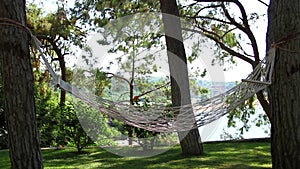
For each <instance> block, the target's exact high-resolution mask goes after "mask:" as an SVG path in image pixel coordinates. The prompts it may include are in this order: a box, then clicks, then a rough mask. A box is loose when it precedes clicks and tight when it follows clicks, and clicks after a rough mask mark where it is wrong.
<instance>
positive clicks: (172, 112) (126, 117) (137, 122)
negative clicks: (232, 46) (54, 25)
mask: <svg viewBox="0 0 300 169" xmlns="http://www.w3.org/2000/svg"><path fill="white" fill-rule="evenodd" d="M32 39H33V42H34V44H35V46H36V48H37V50H38V51H39V52H40V54H41V57H42V59H43V61H44V63H45V65H46V67H47V69H48V70H49V72H50V74H51V76H52V78H53V79H54V80H55V82H56V83H57V86H59V87H60V88H61V89H62V90H65V91H67V92H69V93H71V94H72V95H73V96H75V97H77V98H79V99H80V100H81V101H83V102H85V103H86V104H89V105H90V106H92V107H94V108H96V109H98V110H99V111H100V112H101V113H104V114H106V115H108V116H109V117H112V118H115V119H117V120H120V121H123V122H124V123H126V124H128V125H131V126H135V127H138V128H143V129H146V130H149V131H155V132H174V131H186V130H190V129H192V128H196V127H201V126H203V125H206V124H208V123H211V122H213V121H215V120H217V119H219V118H220V117H222V116H224V115H225V114H227V113H228V112H230V111H231V110H233V109H235V108H236V107H237V106H238V105H239V104H241V103H243V102H245V101H246V100H247V99H249V98H250V97H252V96H253V95H254V94H256V93H257V92H259V91H261V90H263V89H265V88H266V87H268V86H269V85H270V84H271V76H272V71H273V67H274V60H275V59H274V58H275V51H276V50H275V48H271V49H270V50H269V52H268V56H267V57H266V58H264V59H263V60H262V61H261V62H260V63H259V64H258V65H257V66H256V67H255V69H254V70H253V72H252V73H251V74H250V75H249V76H248V77H247V78H246V79H243V80H242V82H241V83H240V84H238V85H237V86H235V87H233V88H232V89H230V90H228V91H227V92H225V93H222V94H220V95H217V96H215V97H212V98H210V99H208V100H206V101H201V102H198V103H195V104H192V105H183V106H180V107H165V106H163V105H153V106H152V107H151V108H150V109H147V110H141V108H137V107H134V106H132V105H129V104H126V103H119V102H114V101H110V100H107V99H103V98H101V97H99V96H96V95H95V94H93V93H88V92H86V91H84V90H82V89H79V88H77V87H76V86H73V85H71V84H69V83H67V82H65V81H63V80H62V79H61V78H60V77H59V76H58V75H57V74H56V73H55V71H54V70H53V69H52V67H51V65H50V64H49V62H48V61H47V59H46V56H45V54H44V53H43V51H42V49H41V46H42V44H41V42H40V41H39V40H38V39H37V38H36V37H35V36H33V35H32ZM191 112H194V113H191Z"/></svg>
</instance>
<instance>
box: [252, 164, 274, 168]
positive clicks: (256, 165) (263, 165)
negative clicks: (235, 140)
mask: <svg viewBox="0 0 300 169" xmlns="http://www.w3.org/2000/svg"><path fill="white" fill-rule="evenodd" d="M250 165H251V167H255V168H272V164H271V163H269V164H258V163H251V164H250Z"/></svg>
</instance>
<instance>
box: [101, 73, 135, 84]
mask: <svg viewBox="0 0 300 169" xmlns="http://www.w3.org/2000/svg"><path fill="white" fill-rule="evenodd" d="M104 74H105V75H112V76H113V77H116V78H119V79H122V80H124V81H125V82H127V83H128V84H129V85H130V81H129V80H128V79H126V78H124V77H122V76H119V75H116V74H114V73H109V72H108V73H104Z"/></svg>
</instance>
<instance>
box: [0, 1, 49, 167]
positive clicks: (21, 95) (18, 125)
mask: <svg viewBox="0 0 300 169" xmlns="http://www.w3.org/2000/svg"><path fill="white" fill-rule="evenodd" d="M0 18H10V19H12V20H14V21H17V22H20V23H22V24H24V25H25V23H26V14H25V0H10V1H7V0H0ZM29 41H30V38H29V36H28V34H27V33H26V31H24V30H22V29H20V28H16V27H13V26H4V25H1V26H0V57H1V61H2V65H3V66H2V75H3V77H2V78H3V85H4V88H3V91H4V111H5V117H6V122H7V127H8V133H9V150H10V160H11V167H12V168H13V169H37V168H43V163H42V155H41V150H40V142H39V133H38V130H37V123H36V117H35V101H34V88H33V74H32V68H31V63H30V54H29Z"/></svg>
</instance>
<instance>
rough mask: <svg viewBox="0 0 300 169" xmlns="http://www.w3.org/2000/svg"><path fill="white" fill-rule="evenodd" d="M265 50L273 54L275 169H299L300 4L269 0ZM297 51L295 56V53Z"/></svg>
mask: <svg viewBox="0 0 300 169" xmlns="http://www.w3.org/2000/svg"><path fill="white" fill-rule="evenodd" d="M268 14H269V26H268V34H267V40H268V48H267V49H269V48H270V46H271V45H272V44H273V43H278V45H280V47H279V48H277V51H276V60H275V68H274V70H275V71H274V74H273V83H272V86H271V87H270V91H271V92H270V96H271V102H270V103H271V112H272V120H271V124H272V128H271V149H272V164H273V168H274V169H296V168H299V166H300V87H299V84H300V54H299V51H300V1H299V0H271V2H270V5H269V11H268ZM295 51H297V52H295Z"/></svg>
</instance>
